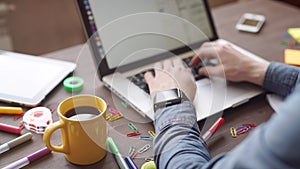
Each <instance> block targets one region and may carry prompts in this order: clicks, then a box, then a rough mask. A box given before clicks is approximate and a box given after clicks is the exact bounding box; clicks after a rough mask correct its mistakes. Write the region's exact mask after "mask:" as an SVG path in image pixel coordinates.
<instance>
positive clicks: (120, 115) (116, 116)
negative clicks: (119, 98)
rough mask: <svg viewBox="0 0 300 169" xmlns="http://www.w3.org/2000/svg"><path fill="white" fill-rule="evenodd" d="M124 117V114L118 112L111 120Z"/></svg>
mask: <svg viewBox="0 0 300 169" xmlns="http://www.w3.org/2000/svg"><path fill="white" fill-rule="evenodd" d="M122 117H123V115H122V114H117V115H114V116H112V117H111V118H110V119H109V120H110V121H114V120H118V119H120V118H122Z"/></svg>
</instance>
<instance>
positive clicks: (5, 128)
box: [0, 123, 22, 134]
mask: <svg viewBox="0 0 300 169" xmlns="http://www.w3.org/2000/svg"><path fill="white" fill-rule="evenodd" d="M0 131H6V132H9V133H14V134H21V132H22V127H15V126H11V125H8V124H3V123H0Z"/></svg>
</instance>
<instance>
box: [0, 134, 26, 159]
mask: <svg viewBox="0 0 300 169" xmlns="http://www.w3.org/2000/svg"><path fill="white" fill-rule="evenodd" d="M31 138H32V134H31V133H26V134H23V135H21V136H19V137H17V138H15V139H13V140H11V141H9V142H7V143H4V144H2V145H0V154H2V153H4V152H6V151H8V150H10V149H12V148H14V147H16V146H17V145H20V144H22V143H24V142H26V141H29V140H30V139H31Z"/></svg>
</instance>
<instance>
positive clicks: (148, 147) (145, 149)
mask: <svg viewBox="0 0 300 169" xmlns="http://www.w3.org/2000/svg"><path fill="white" fill-rule="evenodd" d="M150 148H151V146H150V144H146V145H144V146H143V147H142V148H141V149H139V151H138V153H140V154H141V153H144V152H146V151H148V150H149V149H150Z"/></svg>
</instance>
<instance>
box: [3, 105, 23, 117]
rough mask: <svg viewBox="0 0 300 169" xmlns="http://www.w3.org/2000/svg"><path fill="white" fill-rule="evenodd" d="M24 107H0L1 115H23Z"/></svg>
mask: <svg viewBox="0 0 300 169" xmlns="http://www.w3.org/2000/svg"><path fill="white" fill-rule="evenodd" d="M22 113H23V109H22V107H3V106H0V114H18V115H20V114H22Z"/></svg>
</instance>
